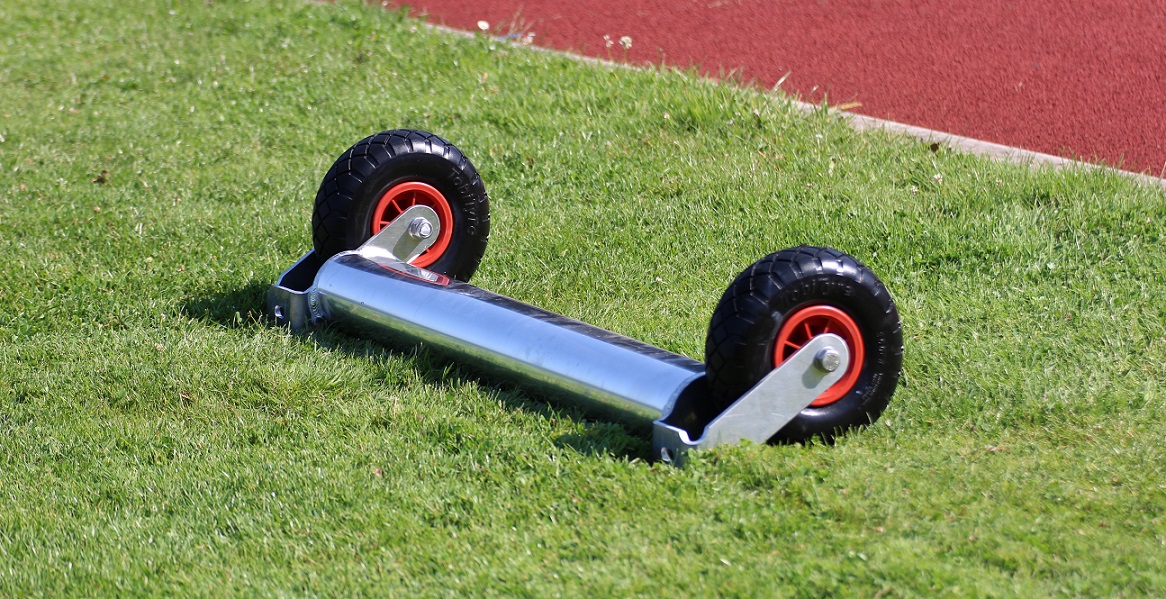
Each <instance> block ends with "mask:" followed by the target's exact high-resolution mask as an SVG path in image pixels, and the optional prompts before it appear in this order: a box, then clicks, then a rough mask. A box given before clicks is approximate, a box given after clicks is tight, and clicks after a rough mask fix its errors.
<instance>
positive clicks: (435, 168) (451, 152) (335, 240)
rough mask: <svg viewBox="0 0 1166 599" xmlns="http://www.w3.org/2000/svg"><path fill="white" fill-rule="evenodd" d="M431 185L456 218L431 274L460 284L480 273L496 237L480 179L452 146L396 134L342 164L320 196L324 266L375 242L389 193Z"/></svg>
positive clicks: (370, 142)
mask: <svg viewBox="0 0 1166 599" xmlns="http://www.w3.org/2000/svg"><path fill="white" fill-rule="evenodd" d="M406 182H421V183H427V184H429V185H432V186H433V187H434V188H436V189H437V190H438V191H439V192H441V194H442V195H443V196H444V198H445V200H446V202H447V203H448V204H449V205H450V208H451V209H452V214H453V234H452V237H451V238H450V242H449V245H448V246H447V247H446V249H445V251H444V252H442V254H441V255H440V257H439V258H438V259H437V261H436V262H434V263H432V264H431V265H429V266H426V267H425V268H426V269H428V270H431V271H433V272H436V273H440V274H443V275H446V276H448V277H450V278H454V279H458V280H461V281H467V280H469V278H470V276H471V275H473V274H474V271H475V270H476V269H477V268H478V264H479V263H480V262H481V260H482V255H483V254H484V253H485V251H486V241H487V240H488V238H489V236H490V201H489V198H488V197H487V196H486V188H485V186H483V185H482V178H481V177H479V176H478V171H477V169H475V168H474V165H473V164H471V163H470V160H469V159H468V158H466V157H465V155H463V154H462V153H461V151H460V150H458V149H457V147H455V146H454V145H453V144H451V143H449V142H448V141H446V140H444V139H442V138H440V137H438V136H436V135H434V134H432V133H428V132H425V131H415V130H411V129H398V130H395V131H385V132H383V133H378V134H376V135H372V136H370V137H367V138H365V139H363V140H361V141H359V142H357V143H356V145H354V146H352V147H351V148H349V149H348V151H346V152H344V153H343V154H341V155H340V157H339V158H337V159H336V162H335V164H333V165H332V168H331V169H329V170H328V174H327V175H325V176H324V182H323V183H322V184H321V185H320V190H319V191H318V192H317V193H316V206H315V210H314V211H313V212H312V241H313V244H314V246H315V248H316V253H317V254H319V255H320V257H321V258H322V259H327V258H329V257H331V256H332V255H334V254H337V253H339V252H343V251H346V250H352V249H356V248H357V247H360V245H361V244H363V243H364V242H365V241H367V240H368V239H369V238H370V237H372V219H373V217H374V214H373V212H374V211H375V210H376V208H377V203H378V202H379V201H380V198H381V197H382V196H383V195H384V194H385V192H386V191H388V190H389V189H390V188H392V187H394V186H396V185H398V184H400V183H406Z"/></svg>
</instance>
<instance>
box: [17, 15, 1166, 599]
mask: <svg viewBox="0 0 1166 599" xmlns="http://www.w3.org/2000/svg"><path fill="white" fill-rule="evenodd" d="M613 33H616V32H613ZM0 84H2V85H0V251H2V252H3V256H4V259H3V262H2V266H0V595H4V596H28V595H51V596H58V595H82V596H93V595H146V594H162V593H166V594H170V593H174V594H183V595H187V594H190V595H221V594H223V593H227V594H247V595H251V594H260V595H285V594H286V595H317V594H318V595H339V596H347V595H354V594H368V595H389V596H393V595H397V596H404V595H408V596H411V595H415V594H419V595H428V596H432V595H464V594H469V595H505V596H515V595H518V596H535V597H541V596H548V595H556V594H562V595H568V596H579V595H591V596H633V595H640V596H659V595H663V594H676V593H679V594H683V595H726V596H774V595H784V596H805V597H819V596H824V595H855V596H871V595H877V596H920V595H922V596H933V595H944V596H946V595H954V596H982V595H1025V596H1027V595H1045V596H1048V595H1070V596H1080V595H1094V596H1113V595H1154V594H1158V593H1161V592H1162V589H1163V588H1166V574H1164V572H1166V525H1164V521H1163V518H1164V517H1166V513H1164V512H1166V477H1164V472H1163V461H1164V458H1166V455H1164V454H1166V452H1164V450H1163V445H1164V443H1166V424H1164V417H1163V413H1164V412H1166V397H1164V393H1166V388H1164V387H1166V384H1164V381H1166V366H1164V364H1166V341H1164V336H1166V326H1164V324H1163V322H1164V321H1166V304H1164V302H1163V296H1166V274H1164V272H1163V266H1162V265H1163V264H1166V240H1164V233H1166V197H1164V194H1163V192H1162V190H1161V189H1156V188H1150V187H1143V186H1138V185H1137V184H1134V183H1132V182H1130V181H1128V180H1126V179H1124V178H1122V177H1120V176H1117V175H1113V174H1107V173H1103V172H1043V171H1031V170H1027V169H1024V168H1021V167H1015V166H1008V165H1002V164H996V163H992V162H988V161H985V160H981V159H978V158H973V157H968V156H962V155H957V154H951V153H948V152H947V151H943V150H941V151H938V152H933V151H932V150H931V149H930V148H928V147H927V146H926V145H923V144H920V143H917V142H913V141H911V140H906V139H900V138H896V137H890V136H885V135H881V134H859V133H855V132H853V131H851V130H850V129H848V128H847V127H846V126H845V125H844V124H842V123H841V122H839V121H838V120H837V119H836V118H834V117H831V116H829V115H828V114H826V113H824V112H818V113H813V114H804V113H801V112H799V111H798V110H796V109H794V108H793V107H791V106H790V105H788V104H787V103H786V102H785V101H783V100H781V99H779V98H772V97H766V96H762V95H759V94H757V93H754V92H751V91H744V90H741V89H739V88H734V87H730V86H722V85H716V84H712V83H710V82H708V81H705V80H702V79H700V78H699V77H695V76H693V75H692V74H689V73H684V72H672V71H668V72H663V73H661V72H641V71H630V70H625V69H620V68H608V67H601V66H594V65H587V64H580V63H576V62H572V61H570V60H567V59H564V58H560V57H556V56H550V55H547V54H544V53H539V52H534V51H530V50H526V49H523V48H520V47H515V46H510V45H505V44H503V43H500V42H496V41H491V40H489V39H486V38H484V37H477V38H468V37H461V36H456V35H450V34H444V33H440V32H434V31H430V30H429V29H427V28H425V27H423V26H420V25H419V23H418V22H417V21H414V20H410V19H406V18H404V16H403V15H402V14H400V13H396V12H386V11H383V10H380V9H378V8H375V7H369V6H365V5H363V4H359V3H355V2H341V3H339V4H336V5H329V4H315V3H310V2H300V1H287V2H275V1H273V2H235V1H220V2H181V3H178V2H174V3H170V2H162V1H156V2H151V1H139V0H122V1H120V2H108V1H84V2H82V1H65V0H62V1H59V2H49V3H45V2H32V1H28V0H16V1H15V2H12V1H9V2H5V3H4V4H3V5H0ZM400 127H412V128H421V129H427V130H430V131H434V132H437V133H439V134H441V135H442V136H444V137H446V138H447V139H449V140H451V141H453V142H454V143H456V144H458V145H459V146H460V147H461V148H462V149H463V150H464V151H465V152H466V153H467V154H468V155H469V156H470V157H471V158H472V160H473V161H474V162H475V163H476V165H477V166H478V168H479V170H480V171H481V173H482V176H483V178H484V180H485V182H486V185H487V189H488V190H489V191H490V193H491V202H492V208H493V219H494V222H493V230H492V240H491V246H490V248H489V249H488V250H487V256H486V259H485V260H484V262H483V265H482V268H481V269H480V270H479V272H478V274H477V275H476V277H475V279H474V282H475V283H476V284H478V285H480V286H482V287H485V288H487V289H491V290H494V291H497V292H500V293H503V294H506V295H510V296H512V297H516V298H518V299H521V300H524V301H527V302H530V303H533V304H536V305H538V306H541V307H544V308H547V309H550V310H554V311H557V312H559V313H563V314H566V315H569V316H572V317H575V318H579V319H581V320H584V321H587V322H591V323H594V324H597V325H599V326H603V327H606V328H609V329H612V330H615V331H617V332H620V333H623V334H626V335H631V336H633V337H637V338H640V339H643V340H645V341H647V342H649V343H653V344H655V345H659V346H661V347H664V348H667V349H670V350H673V351H677V352H681V353H684V354H687V355H690V356H693V357H695V358H698V359H700V358H701V357H702V352H703V340H704V334H705V327H706V324H707V320H708V317H709V315H710V314H711V312H712V309H713V306H714V305H715V303H716V301H717V299H718V297H719V295H720V293H721V291H722V290H723V289H724V287H725V286H726V285H727V284H728V282H729V281H730V280H731V279H732V277H733V276H734V275H735V274H736V273H737V272H739V271H740V270H741V269H743V268H744V267H745V266H747V265H748V264H749V263H751V262H752V261H754V260H756V259H757V258H760V257H761V256H763V255H765V254H767V253H769V252H772V251H775V250H778V249H780V248H782V247H786V246H792V245H797V244H801V243H810V244H816V245H831V246H835V247H838V248H840V249H843V250H845V251H847V252H850V253H852V254H854V255H855V256H857V257H858V258H859V259H860V260H862V261H864V262H865V263H866V264H867V265H868V266H870V267H871V268H872V269H873V270H874V271H875V272H876V273H878V274H879V275H880V277H881V278H882V279H883V281H884V282H885V283H886V284H887V286H888V287H889V288H890V289H891V291H892V293H893V294H894V296H895V298H896V300H897V302H898V305H899V310H900V313H901V316H902V319H903V327H904V331H905V338H906V354H905V355H906V358H905V366H904V376H903V379H902V382H901V385H900V388H899V391H898V392H897V393H896V395H895V398H894V400H893V402H892V405H891V407H890V408H889V409H888V411H887V412H886V413H885V414H884V416H883V419H882V420H881V421H879V423H878V424H877V425H875V426H873V427H871V428H869V429H867V430H864V431H860V432H858V433H855V434H852V435H849V436H847V437H845V438H843V439H841V440H840V441H839V442H838V443H837V444H836V445H834V446H826V445H822V444H810V445H808V446H781V447H769V446H749V447H734V448H722V449H718V450H715V451H711V452H707V453H703V454H699V455H698V456H697V457H696V458H695V459H694V460H693V461H692V462H691V463H690V464H688V465H687V466H686V467H684V468H680V469H676V468H671V467H668V466H664V465H661V464H654V463H650V462H648V461H647V458H648V453H649V452H648V449H649V441H648V437H647V435H646V434H645V433H644V431H639V430H629V429H625V428H624V427H622V426H620V425H617V424H613V423H610V422H604V421H597V420H593V419H591V418H589V417H588V416H586V415H584V414H581V413H579V412H577V411H574V410H572V409H571V408H570V407H564V406H557V405H555V404H553V403H552V404H548V403H546V402H545V401H544V399H545V398H542V397H539V396H535V395H531V394H529V393H527V392H525V391H523V390H522V389H518V388H515V387H513V386H511V385H508V384H506V383H504V382H501V381H495V380H492V379H490V378H483V377H481V376H480V375H478V374H477V373H475V372H474V371H472V370H468V369H464V368H462V367H460V366H459V365H457V364H451V363H449V362H448V361H446V360H445V359H443V358H441V357H439V356H433V355H430V354H428V353H427V352H425V351H424V350H421V351H405V352H402V351H400V350H393V349H386V348H385V347H383V346H380V345H377V344H375V343H371V342H367V341H363V340H360V339H357V338H354V337H350V336H347V335H344V334H342V333H339V332H336V331H332V330H321V331H316V332H313V333H309V334H291V333H289V332H288V331H287V330H281V329H278V328H274V327H272V326H270V325H269V324H268V323H266V322H265V320H264V317H263V315H264V310H265V299H264V294H265V292H266V288H267V286H268V285H269V284H270V283H271V282H272V281H274V279H275V278H276V277H277V275H278V274H279V272H280V271H281V270H283V269H284V268H286V267H287V266H288V265H290V264H291V263H292V262H293V261H294V260H295V259H296V258H297V257H298V256H299V255H300V254H301V253H302V252H303V251H305V250H306V249H308V248H309V247H310V245H311V237H310V228H309V222H310V213H311V209H312V200H313V198H314V195H315V188H316V185H317V184H318V181H319V179H320V178H321V177H322V176H323V174H324V172H325V171H326V170H327V168H328V166H329V165H330V164H331V162H332V160H334V159H335V157H336V156H337V155H339V154H340V153H341V152H342V151H343V150H344V149H346V148H347V147H348V146H349V145H351V144H352V143H354V142H355V141H357V140H359V139H361V138H362V137H364V136H366V135H369V134H371V133H374V132H377V131H379V130H383V129H392V128H400Z"/></svg>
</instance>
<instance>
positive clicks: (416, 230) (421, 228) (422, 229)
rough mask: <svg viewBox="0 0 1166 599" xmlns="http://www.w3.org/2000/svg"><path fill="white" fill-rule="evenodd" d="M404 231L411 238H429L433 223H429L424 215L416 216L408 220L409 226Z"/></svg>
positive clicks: (431, 233)
mask: <svg viewBox="0 0 1166 599" xmlns="http://www.w3.org/2000/svg"><path fill="white" fill-rule="evenodd" d="M405 231H406V232H407V233H409V236H410V237H412V238H413V239H429V236H430V235H433V223H430V222H429V220H428V219H426V218H424V217H421V216H418V217H417V218H415V219H413V220H411V221H409V227H408V228H407V229H405Z"/></svg>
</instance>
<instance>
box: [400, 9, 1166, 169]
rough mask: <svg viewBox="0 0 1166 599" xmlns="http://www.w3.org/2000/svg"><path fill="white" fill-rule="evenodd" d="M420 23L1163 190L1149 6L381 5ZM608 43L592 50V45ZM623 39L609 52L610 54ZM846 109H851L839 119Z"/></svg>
mask: <svg viewBox="0 0 1166 599" xmlns="http://www.w3.org/2000/svg"><path fill="white" fill-rule="evenodd" d="M401 4H406V5H408V6H410V7H411V8H412V9H413V12H414V14H427V15H429V20H430V21H431V22H433V23H435V24H440V25H447V26H450V27H454V28H458V29H466V30H476V23H477V22H478V21H479V20H484V21H487V22H489V23H490V24H491V33H493V34H503V35H504V34H508V33H515V32H533V33H535V34H536V37H535V43H536V44H538V45H541V46H545V47H550V48H555V49H559V50H567V51H571V52H577V53H580V54H585V55H588V56H594V57H598V58H605V59H612V60H619V61H628V62H632V63H637V64H642V63H646V62H653V63H660V62H665V63H667V64H669V65H674V66H681V67H688V66H697V67H699V68H700V69H701V70H703V71H704V72H706V73H708V74H711V75H714V76H717V75H720V74H722V73H726V72H736V73H739V74H740V76H741V77H742V78H743V79H744V80H745V81H747V82H751V83H755V84H757V85H761V86H764V87H767V88H768V87H771V86H773V85H774V84H775V83H776V82H777V81H778V80H779V79H781V77H782V76H784V75H786V73H789V76H788V77H787V78H786V79H785V82H784V83H783V84H782V89H784V90H785V91H787V92H790V93H793V94H795V95H798V96H800V97H801V99H803V100H806V101H809V102H814V103H818V102H822V101H823V100H825V101H827V102H828V103H829V104H830V105H832V106H839V105H851V106H852V107H850V108H849V110H851V111H852V112H857V113H861V114H866V115H869V116H873V117H878V118H883V119H888V120H892V121H897V122H901V123H908V124H911V125H916V126H919V127H926V128H929V129H935V130H939V131H944V132H947V133H954V134H957V135H963V136H967V137H972V138H976V139H981V140H986V141H991V142H995V143H999V144H1005V145H1009V146H1016V147H1020V148H1024V149H1027V150H1034V151H1038V152H1044V153H1047V154H1055V155H1059V156H1065V157H1069V158H1076V159H1081V160H1089V161H1093V162H1099V163H1103V164H1107V165H1109V166H1116V167H1119V168H1122V169H1126V170H1132V171H1136V172H1144V173H1147V174H1151V175H1155V176H1163V173H1164V171H1166V2H1164V1H1163V0H1108V1H1106V0H1063V1H1061V2H1053V1H1051V0H1039V1H1034V2H1009V1H1008V0H981V1H972V0H593V1H590V2H579V1H569V0H408V1H406V2H400V1H398V0H393V1H391V2H388V5H393V6H399V5H401ZM605 35H607V36H610V37H611V39H612V40H613V41H614V42H615V45H614V46H613V47H606V45H605V41H604V37H603V36H605ZM625 35H626V36H630V37H631V38H632V47H631V49H629V50H626V51H625V50H624V49H623V48H622V47H620V45H619V43H618V40H619V38H620V37H621V36H625ZM855 103H858V104H860V105H858V106H853V105H854V104H855Z"/></svg>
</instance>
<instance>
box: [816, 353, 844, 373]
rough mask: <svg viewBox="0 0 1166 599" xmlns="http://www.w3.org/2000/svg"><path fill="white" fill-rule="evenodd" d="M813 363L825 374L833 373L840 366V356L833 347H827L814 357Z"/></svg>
mask: <svg viewBox="0 0 1166 599" xmlns="http://www.w3.org/2000/svg"><path fill="white" fill-rule="evenodd" d="M814 361H815V362H817V364H818V368H821V369H822V370H825V371H826V372H834V371H835V370H838V366H839V365H841V364H842V356H841V355H839V354H838V350H836V349H834V348H833V347H827V348H823V349H822V350H821V351H819V352H818V354H817V355H815V356H814Z"/></svg>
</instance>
